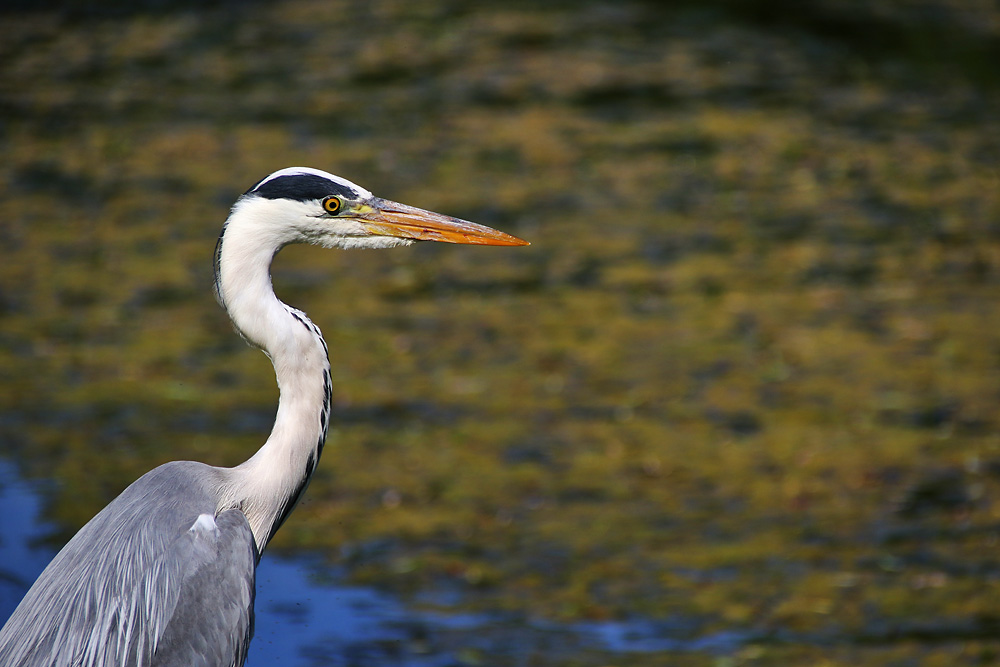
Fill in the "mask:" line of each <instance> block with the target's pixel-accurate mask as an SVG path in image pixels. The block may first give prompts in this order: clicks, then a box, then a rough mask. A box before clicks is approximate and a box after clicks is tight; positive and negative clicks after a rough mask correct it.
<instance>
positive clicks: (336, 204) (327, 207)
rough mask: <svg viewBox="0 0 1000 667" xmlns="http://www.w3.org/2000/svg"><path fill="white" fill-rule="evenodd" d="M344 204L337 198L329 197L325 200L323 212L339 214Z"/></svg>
mask: <svg viewBox="0 0 1000 667" xmlns="http://www.w3.org/2000/svg"><path fill="white" fill-rule="evenodd" d="M343 206H344V203H343V202H342V201H340V199H338V198H337V197H327V198H326V199H324V200H323V210H324V211H326V212H327V213H331V214H337V213H340V209H341V208H343Z"/></svg>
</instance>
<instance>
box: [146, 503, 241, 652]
mask: <svg viewBox="0 0 1000 667" xmlns="http://www.w3.org/2000/svg"><path fill="white" fill-rule="evenodd" d="M175 546H176V548H175V549H174V551H173V553H172V554H171V556H170V558H171V560H173V561H175V562H178V563H182V564H183V569H182V570H181V576H182V578H183V581H182V582H181V583H180V584H179V585H180V595H179V596H178V598H177V604H176V605H175V607H174V611H173V614H172V615H171V617H170V619H169V621H167V627H166V630H165V632H164V633H163V636H162V637H161V638H160V641H159V642H158V644H157V647H156V652H155V654H154V656H153V665H155V666H156V667H175V666H176V667H218V666H231V667H240V666H241V665H243V662H244V661H245V660H246V654H247V647H248V646H249V644H250V638H251V637H252V636H253V597H254V571H255V567H256V551H255V548H254V540H253V533H252V532H251V530H250V524H249V523H248V522H247V519H246V517H245V516H244V515H243V513H242V512H239V511H237V510H230V511H228V512H223V513H222V514H220V515H219V516H218V517H215V518H214V519H213V518H212V517H209V516H208V515H203V516H201V517H199V518H198V520H197V521H196V522H195V524H194V526H192V528H191V529H190V530H189V531H188V534H187V535H186V536H185V539H184V540H179V541H178V542H177V544H176V545H175Z"/></svg>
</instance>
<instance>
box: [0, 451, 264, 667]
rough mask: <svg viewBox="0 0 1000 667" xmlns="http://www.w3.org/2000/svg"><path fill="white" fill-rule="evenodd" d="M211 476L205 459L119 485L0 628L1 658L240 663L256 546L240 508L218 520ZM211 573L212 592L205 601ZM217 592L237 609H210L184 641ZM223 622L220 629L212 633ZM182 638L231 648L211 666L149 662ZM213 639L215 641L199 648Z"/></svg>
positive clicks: (213, 649)
mask: <svg viewBox="0 0 1000 667" xmlns="http://www.w3.org/2000/svg"><path fill="white" fill-rule="evenodd" d="M219 482H220V480H219V478H218V472H217V471H216V470H215V469H213V468H211V467H209V466H205V465H202V464H198V463H192V462H187V461H184V462H174V463H168V464H166V465H162V466H160V467H159V468H156V469H154V470H152V471H150V472H149V473H147V474H146V475H143V477H141V478H140V479H139V480H137V481H136V482H135V483H133V484H132V485H131V486H130V487H129V488H128V489H126V490H125V491H124V492H122V494H121V495H120V496H118V498H116V499H115V500H113V501H112V502H111V503H110V504H109V505H108V506H107V507H106V508H104V510H102V511H101V512H100V513H99V514H98V515H97V516H95V517H94V518H93V519H92V520H91V521H90V522H89V523H88V524H87V525H86V526H84V527H83V528H82V529H81V530H80V532H79V533H77V534H76V535H75V536H74V537H73V539H71V540H70V541H69V543H67V545H66V546H65V547H64V548H63V549H62V551H60V552H59V553H58V554H57V555H56V557H55V558H54V559H53V560H52V562H51V563H50V564H49V566H48V567H47V568H46V569H45V571H44V572H43V573H42V574H41V576H40V577H39V578H38V580H37V581H36V582H35V584H34V585H33V586H32V587H31V590H29V591H28V593H27V595H25V597H24V599H23V600H22V601H21V604H20V605H18V607H17V609H15V610H14V613H13V615H11V618H10V619H9V620H8V622H7V624H6V625H5V626H4V627H3V629H0V665H3V666H4V667H11V666H18V667H35V666H36V665H39V666H41V665H44V666H46V667H49V666H53V667H64V666H70V665H72V666H73V667H125V666H129V667H131V666H133V665H134V666H148V665H157V664H164V665H175V664H189V665H197V664H205V665H209V664H210V665H222V666H226V665H237V666H238V665H242V663H243V656H244V655H245V651H246V644H247V641H248V639H247V638H248V634H249V632H250V629H251V620H250V616H251V614H252V604H253V593H252V591H253V581H254V566H255V564H256V556H257V554H256V551H255V546H254V542H253V538H252V535H251V533H250V528H249V525H248V524H247V522H246V518H245V517H243V516H242V514H241V513H240V512H237V511H230V512H224V513H223V514H220V515H219V517H215V510H216V507H217V502H218V500H217V498H218V496H217V493H218V487H219ZM203 515H204V518H202V517H203ZM223 517H225V518H223ZM209 519H211V520H209ZM208 579H214V581H215V582H216V583H215V586H216V587H217V589H216V591H217V592H216V593H214V594H211V595H208V596H207V597H206V595H205V594H204V593H202V591H203V590H204V591H206V592H207V591H208V590H209V589H210V587H206V584H205V582H206V581H207V580H208ZM223 588H225V589H226V591H227V592H226V593H222V592H219V591H220V590H221V589H223ZM225 595H229V596H231V600H232V603H231V605H230V606H241V609H240V611H238V612H233V611H232V609H229V608H228V607H227V609H228V610H227V611H223V612H222V613H221V614H220V613H219V612H218V610H215V613H216V615H215V616H214V617H212V619H211V620H210V621H208V620H206V621H203V622H202V627H203V628H204V630H203V631H202V636H200V637H199V636H197V635H196V636H194V637H190V636H189V635H186V636H185V637H181V635H182V634H185V632H184V628H185V627H186V628H191V627H194V626H196V625H198V621H197V619H196V616H197V615H198V614H201V617H205V615H206V614H208V613H209V612H210V610H208V609H206V608H205V607H206V605H210V604H217V603H219V602H220V600H223V599H224V598H225ZM224 606H225V605H224ZM175 618H176V621H175V620H174V619H175ZM175 622H176V623H178V624H179V625H178V628H179V630H178V631H176V632H174V631H173V630H172V629H171V628H172V625H173V624H174V623H175ZM223 622H228V623H229V626H228V627H227V630H226V631H227V632H229V633H230V634H229V635H227V636H225V637H223V633H222V632H220V631H218V630H213V629H212V624H221V623H223ZM233 634H235V635H236V637H235V639H234V638H233V636H232V635H233ZM187 638H190V639H191V640H192V641H196V642H200V643H199V644H198V646H199V647H200V650H202V651H203V652H205V653H206V655H208V656H212V655H215V656H217V655H220V654H221V653H222V652H223V651H225V650H227V649H229V648H231V649H232V650H233V654H232V655H231V656H229V657H228V658H227V659H224V660H222V661H218V660H217V661H216V662H202V663H199V662H197V661H193V662H191V661H185V662H177V661H174V662H163V663H160V662H158V660H159V655H160V648H161V647H163V648H164V650H166V648H167V646H169V647H170V649H169V650H168V651H167V652H166V653H164V656H169V655H171V654H173V655H180V650H181V643H182V641H183V640H184V639H187ZM213 638H214V640H215V641H216V642H217V644H218V646H216V645H212V646H209V645H208V643H207V642H208V641H209V640H210V639H213ZM165 640H168V642H169V643H168V644H166V645H164V644H163V642H164V641H165ZM192 650H196V649H192ZM164 659H165V660H166V659H167V658H166V657H165V658H164ZM206 659H207V658H206Z"/></svg>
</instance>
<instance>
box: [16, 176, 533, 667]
mask: <svg viewBox="0 0 1000 667" xmlns="http://www.w3.org/2000/svg"><path fill="white" fill-rule="evenodd" d="M422 240H433V241H445V242H451V243H471V244H482V245H525V244H526V242H524V241H522V240H521V239H518V238H516V237H513V236H509V235H507V234H504V233H503V232H498V231H496V230H493V229H490V228H489V227H483V226H481V225H476V224H474V223H470V222H466V221H464V220H459V219H456V218H450V217H447V216H443V215H439V214H436V213H432V212H430V211H424V210H422V209H417V208H413V207H410V206H406V205H404V204H398V203H396V202H391V201H387V200H384V199H380V198H378V197H375V196H374V195H372V193H371V192H369V191H367V190H365V189H364V188H361V187H360V186H357V185H355V184H353V183H351V182H350V181H347V180H345V179H342V178H339V177H337V176H334V175H332V174H328V173H326V172H324V171H319V170H316V169H309V168H305V167H293V168H289V169H282V170H280V171H277V172H275V173H273V174H271V175H270V176H268V177H267V178H265V179H263V180H261V181H260V182H258V183H257V184H256V185H254V186H253V187H252V188H250V189H249V190H248V191H247V192H246V193H244V194H243V195H242V196H241V197H240V198H239V199H238V200H237V202H236V204H235V205H234V206H233V209H232V211H231V213H230V215H229V218H228V219H227V220H226V223H225V225H224V227H223V231H222V234H221V235H220V237H219V242H218V245H217V246H216V253H215V276H216V278H215V292H216V297H217V298H218V300H219V302H220V304H222V306H223V307H224V308H225V309H226V311H227V312H228V314H229V316H230V318H231V319H232V321H233V324H234V326H235V327H236V330H237V331H238V332H239V333H240V334H241V335H242V336H243V337H244V338H245V339H246V340H247V341H248V342H249V343H250V344H251V345H254V346H256V347H259V348H261V349H262V350H263V351H264V352H265V353H266V354H267V355H268V357H270V359H271V362H272V364H273V366H274V371H275V376H276V378H277V382H278V388H279V390H280V397H279V400H278V410H277V414H276V416H275V423H274V427H273V428H272V430H271V434H270V436H269V437H268V439H267V441H266V442H265V443H264V444H263V446H261V448H260V449H259V450H258V451H257V452H256V453H255V454H254V455H253V456H252V457H250V458H249V459H248V460H247V461H245V462H244V463H242V464H240V465H238V466H235V467H233V468H222V467H215V466H209V465H205V464H202V463H197V462H194V461H174V462H171V463H167V464H164V465H162V466H159V467H157V468H155V469H154V470H152V471H150V472H148V473H146V474H145V475H143V476H142V477H140V478H139V479H138V480H136V481H135V482H134V483H132V485H130V486H129V487H128V488H127V489H125V491H123V492H122V494H121V495H119V496H118V497H117V498H115V499H114V500H113V501H112V502H111V503H110V504H109V505H108V506H107V507H105V508H104V509H103V510H102V511H101V512H100V513H98V514H97V515H96V516H95V517H94V518H93V519H91V521H90V522H88V523H87V524H86V525H85V526H84V527H83V528H82V529H80V531H79V532H78V533H77V534H76V535H75V536H74V537H73V538H72V539H71V540H70V541H69V542H68V543H67V544H66V546H65V547H64V548H63V549H62V550H61V551H60V552H59V553H58V554H57V555H56V557H55V558H54V559H53V560H52V562H51V563H50V564H49V565H48V567H46V569H45V571H44V572H42V574H41V575H40V576H39V578H38V580H37V581H36V582H35V584H34V585H33V586H32V587H31V589H30V590H29V591H28V593H27V594H26V595H25V597H24V599H23V600H22V601H21V603H20V604H19V605H18V607H17V609H16V610H15V611H14V613H13V614H12V615H11V617H10V619H9V620H8V621H7V623H6V625H4V627H3V629H2V630H0V665H3V666H4V667H15V666H19V667H20V666H23V667H28V666H31V667H34V666H39V667H40V666H43V665H44V666H45V667H63V666H67V667H69V666H72V667H112V666H114V667H121V666H126V665H127V666H132V665H135V666H155V667H165V666H177V667H180V666H182V665H183V666H185V667H217V666H228V667H238V666H240V665H242V664H243V662H244V660H245V659H246V654H247V648H248V646H249V642H250V638H251V637H252V635H253V599H254V573H255V569H256V565H257V562H258V560H259V559H260V554H261V552H262V551H263V550H264V547H265V546H266V545H267V543H268V542H269V541H270V539H271V538H272V537H273V536H274V533H275V531H277V529H278V528H279V527H280V526H281V524H282V522H283V521H284V520H285V518H287V516H288V514H289V513H290V512H291V511H292V509H293V508H294V507H295V504H296V503H297V502H298V500H299V498H300V497H301V495H302V493H303V491H304V490H305V488H306V486H307V485H308V483H309V479H310V478H311V477H312V474H313V472H314V471H315V469H316V465H317V463H318V462H319V457H320V454H321V453H322V450H323V444H324V442H325V440H326V434H327V428H328V426H329V422H330V403H331V395H332V386H331V378H330V363H329V360H328V353H327V347H326V343H325V342H324V341H323V336H322V334H321V333H320V330H319V328H318V327H317V326H316V325H315V324H313V323H312V322H311V321H310V320H309V318H308V317H307V316H306V315H305V313H303V312H302V311H299V310H296V309H294V308H292V307H290V306H288V305H286V304H285V303H283V302H281V301H280V300H279V299H278V298H277V297H276V296H275V295H274V291H273V290H272V288H271V276H270V266H271V261H272V259H273V258H274V256H275V254H277V252H278V251H279V250H281V248H283V247H284V246H286V245H289V244H291V243H310V244H313V245H320V246H323V247H328V248H389V247H394V246H401V245H410V244H412V243H415V242H416V241H422Z"/></svg>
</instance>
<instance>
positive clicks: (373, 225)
mask: <svg viewBox="0 0 1000 667" xmlns="http://www.w3.org/2000/svg"><path fill="white" fill-rule="evenodd" d="M364 208H365V209H366V210H364V211H358V217H360V218H361V219H362V220H363V221H364V224H365V226H366V227H367V228H368V229H370V230H371V232H372V233H373V234H379V235H381V236H396V237H400V238H404V239H416V240H418V241H443V242H444V243H468V244H473V245H529V244H528V242H527V241H525V240H523V239H519V238H517V237H516V236H511V235H510V234H505V233H503V232H500V231H497V230H495V229H492V228H491V227H486V226H484V225H477V224H476V223H474V222H469V221H467V220H460V219H459V218H452V217H451V216H447V215H441V214H440V213H434V212H433V211H425V210H424V209H422V208H415V207H413V206H407V205H406V204H400V203H397V202H394V201H389V200H388V199H378V198H376V199H372V200H370V201H369V202H368V206H365V207H364Z"/></svg>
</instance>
